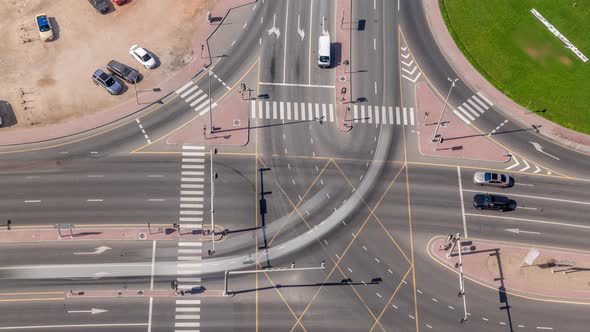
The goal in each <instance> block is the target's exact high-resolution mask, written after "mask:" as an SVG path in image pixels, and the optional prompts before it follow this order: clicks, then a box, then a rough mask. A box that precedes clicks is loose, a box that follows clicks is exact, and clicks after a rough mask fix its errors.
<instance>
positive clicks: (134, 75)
mask: <svg viewBox="0 0 590 332" xmlns="http://www.w3.org/2000/svg"><path fill="white" fill-rule="evenodd" d="M107 70H108V71H109V72H110V73H111V74H113V75H115V76H117V77H119V78H121V79H123V80H125V82H127V83H131V84H135V83H136V82H137V81H139V71H137V69H133V68H131V67H129V66H127V65H126V64H123V63H120V62H119V61H115V60H111V61H109V63H108V64H107Z"/></svg>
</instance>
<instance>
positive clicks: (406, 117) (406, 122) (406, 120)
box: [403, 107, 408, 126]
mask: <svg viewBox="0 0 590 332" xmlns="http://www.w3.org/2000/svg"><path fill="white" fill-rule="evenodd" d="M403 111H404V126H407V125H408V111H407V109H406V108H405V107H404V108H403Z"/></svg>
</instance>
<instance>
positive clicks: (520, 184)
mask: <svg viewBox="0 0 590 332" xmlns="http://www.w3.org/2000/svg"><path fill="white" fill-rule="evenodd" d="M514 184H515V185H517V186H527V187H534V186H535V185H534V184H528V183H518V182H515V183H514Z"/></svg>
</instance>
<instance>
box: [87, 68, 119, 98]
mask: <svg viewBox="0 0 590 332" xmlns="http://www.w3.org/2000/svg"><path fill="white" fill-rule="evenodd" d="M92 80H93V81H94V84H96V85H100V86H102V87H103V88H105V89H106V90H107V91H108V92H109V93H110V94H112V95H116V94H118V93H119V92H121V91H122V90H123V84H121V82H119V81H117V79H115V78H114V77H113V76H111V75H109V74H107V73H105V72H104V71H102V70H100V69H97V70H96V71H95V72H94V74H92Z"/></svg>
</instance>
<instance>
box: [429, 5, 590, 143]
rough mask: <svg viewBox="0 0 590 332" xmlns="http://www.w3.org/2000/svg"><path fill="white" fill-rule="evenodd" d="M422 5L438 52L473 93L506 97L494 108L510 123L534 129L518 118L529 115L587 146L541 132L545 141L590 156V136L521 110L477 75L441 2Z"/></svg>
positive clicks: (537, 121)
mask: <svg viewBox="0 0 590 332" xmlns="http://www.w3.org/2000/svg"><path fill="white" fill-rule="evenodd" d="M422 5H423V8H424V13H425V17H426V21H427V23H428V26H429V28H430V31H431V33H432V36H433V39H434V40H435V41H436V44H437V46H438V48H439V49H440V50H441V52H442V53H443V55H444V56H445V59H446V60H447V62H448V63H449V64H450V65H451V67H452V68H453V69H454V70H455V72H457V74H459V75H460V76H461V77H462V80H463V82H464V83H465V84H466V85H467V86H469V87H470V88H471V89H472V90H483V91H484V92H486V90H487V91H493V92H495V94H500V95H501V96H503V99H504V100H502V101H500V102H498V101H497V100H496V102H495V105H494V107H495V108H496V109H497V110H498V111H500V112H501V113H502V114H503V115H504V116H506V117H508V118H510V120H512V121H514V122H516V123H517V124H519V125H520V126H522V127H525V128H530V127H531V126H533V125H534V123H531V122H530V121H528V120H526V119H524V118H522V117H520V116H517V114H518V113H522V114H525V113H527V116H530V117H531V119H532V120H533V121H535V122H536V123H537V124H539V123H540V122H541V123H542V122H544V123H546V124H551V125H552V126H555V128H556V129H558V130H559V131H561V132H565V133H566V134H570V135H575V136H579V137H580V138H581V140H582V141H584V142H585V143H587V144H582V143H578V142H574V141H572V140H571V139H567V138H563V137H559V136H557V135H554V134H552V133H550V132H547V131H545V130H539V134H540V135H541V136H542V137H543V138H545V139H547V140H549V141H551V142H554V143H556V144H558V145H561V146H563V147H565V148H568V149H571V150H574V151H577V152H579V153H583V154H590V135H587V134H584V133H580V132H577V131H574V130H572V129H569V128H565V127H563V126H560V125H559V124H557V123H554V122H551V121H549V120H547V119H545V118H543V117H541V116H539V115H537V114H532V113H530V112H529V111H528V110H527V109H525V108H524V107H522V106H520V105H519V104H517V103H516V102H514V101H513V100H512V99H510V98H509V97H507V96H506V95H504V94H503V93H502V92H501V91H499V90H498V89H497V88H496V87H494V86H493V85H492V84H491V83H490V82H488V80H487V79H486V78H485V77H483V76H482V75H481V74H480V73H479V71H477V70H476V69H475V68H474V67H473V65H472V64H471V63H470V62H469V61H468V60H467V58H466V57H465V55H464V54H463V52H461V50H460V49H459V48H458V47H457V45H456V43H455V40H454V39H453V37H452V36H451V34H450V32H449V30H448V27H447V25H446V24H445V22H444V19H443V17H442V13H441V9H440V5H439V0H422ZM435 32H437V33H435ZM468 77H471V78H472V79H471V80H466V79H465V78H468ZM475 79H477V80H479V81H480V82H478V83H481V85H482V86H480V88H479V89H478V88H477V85H478V84H477V83H475V82H474V81H475ZM488 94H489V93H488ZM502 104H503V105H502ZM507 108H511V109H514V110H515V111H509V110H507Z"/></svg>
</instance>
